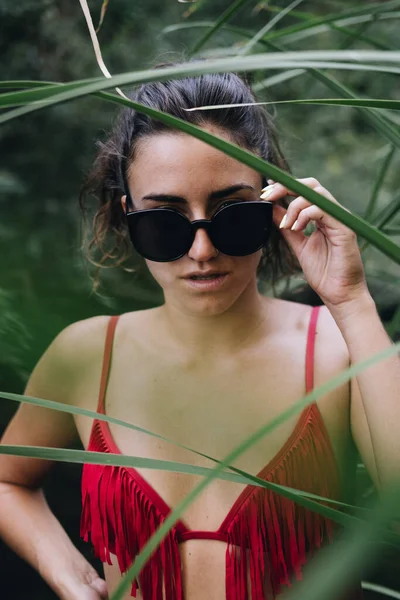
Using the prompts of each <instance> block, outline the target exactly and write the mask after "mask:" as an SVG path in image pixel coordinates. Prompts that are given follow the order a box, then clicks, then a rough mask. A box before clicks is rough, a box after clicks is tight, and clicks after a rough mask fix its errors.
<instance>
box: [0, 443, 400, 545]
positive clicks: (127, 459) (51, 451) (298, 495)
mask: <svg viewBox="0 0 400 600" xmlns="http://www.w3.org/2000/svg"><path fill="white" fill-rule="evenodd" d="M0 454H5V455H11V456H24V457H29V458H40V459H43V460H51V461H56V462H68V463H74V464H91V465H106V466H114V467H127V468H135V469H137V468H141V469H153V470H158V471H167V472H172V473H186V474H189V475H197V476H201V477H204V476H206V475H209V474H210V473H211V472H212V469H211V468H209V467H199V466H197V465H192V464H188V463H182V462H176V461H169V460H156V459H153V458H144V457H142V456H130V455H126V454H112V453H108V452H107V453H105V452H92V451H86V450H71V449H68V448H48V447H46V448H44V447H43V446H15V445H6V444H0ZM216 462H218V461H216ZM240 473H243V475H242V474H239V473H237V474H236V473H228V472H226V471H222V472H221V473H219V474H218V475H217V477H216V479H222V480H224V481H231V482H234V483H241V484H245V485H254V486H255V487H261V488H264V489H267V490H273V491H274V492H276V493H278V494H281V495H282V496H285V497H287V498H290V499H291V500H295V501H296V502H297V501H298V500H299V501H300V503H301V502H302V498H305V499H306V500H305V504H304V506H306V507H307V508H310V509H312V510H314V511H315V512H319V511H320V510H321V511H322V512H321V514H325V512H324V508H321V507H320V505H319V504H318V502H324V503H328V504H334V505H336V506H340V507H342V508H346V509H349V510H351V511H364V512H365V511H368V509H367V508H365V507H362V506H355V505H352V504H346V503H344V502H339V501H338V500H333V499H332V498H325V497H324V496H318V495H317V494H311V493H308V492H304V491H302V490H296V489H294V488H291V487H288V486H283V485H280V484H277V483H272V482H270V481H266V480H264V479H261V478H259V477H257V476H255V475H251V474H250V473H249V474H248V475H245V474H244V473H245V472H244V471H240ZM307 499H311V500H312V501H311V502H308V501H307ZM313 500H318V502H313ZM332 510H333V509H332ZM329 514H330V517H331V518H332V515H333V516H334V518H335V520H337V522H338V523H341V524H342V525H345V524H346V523H349V522H351V521H352V519H353V518H354V517H351V516H349V517H348V515H346V514H343V513H342V512H340V511H337V514H334V513H329ZM399 544H400V538H399Z"/></svg>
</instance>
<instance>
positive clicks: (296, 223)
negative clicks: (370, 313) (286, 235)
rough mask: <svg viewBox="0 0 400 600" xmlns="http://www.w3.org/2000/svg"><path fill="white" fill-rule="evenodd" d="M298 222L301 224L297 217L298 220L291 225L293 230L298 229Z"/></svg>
mask: <svg viewBox="0 0 400 600" xmlns="http://www.w3.org/2000/svg"><path fill="white" fill-rule="evenodd" d="M298 224H299V222H298V220H297V219H296V220H295V222H294V223H293V225H292V227H291V230H292V231H296V229H297V225H298Z"/></svg>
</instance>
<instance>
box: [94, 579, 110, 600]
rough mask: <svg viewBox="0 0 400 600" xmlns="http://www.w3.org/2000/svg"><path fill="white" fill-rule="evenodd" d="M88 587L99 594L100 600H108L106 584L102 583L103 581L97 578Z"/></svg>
mask: <svg viewBox="0 0 400 600" xmlns="http://www.w3.org/2000/svg"><path fill="white" fill-rule="evenodd" d="M90 585H91V587H92V588H93V589H95V590H96V592H98V593H99V594H100V598H101V599H102V600H108V590H107V583H106V582H105V581H104V579H101V578H100V577H97V578H96V579H95V580H94V581H92V583H91V584H90Z"/></svg>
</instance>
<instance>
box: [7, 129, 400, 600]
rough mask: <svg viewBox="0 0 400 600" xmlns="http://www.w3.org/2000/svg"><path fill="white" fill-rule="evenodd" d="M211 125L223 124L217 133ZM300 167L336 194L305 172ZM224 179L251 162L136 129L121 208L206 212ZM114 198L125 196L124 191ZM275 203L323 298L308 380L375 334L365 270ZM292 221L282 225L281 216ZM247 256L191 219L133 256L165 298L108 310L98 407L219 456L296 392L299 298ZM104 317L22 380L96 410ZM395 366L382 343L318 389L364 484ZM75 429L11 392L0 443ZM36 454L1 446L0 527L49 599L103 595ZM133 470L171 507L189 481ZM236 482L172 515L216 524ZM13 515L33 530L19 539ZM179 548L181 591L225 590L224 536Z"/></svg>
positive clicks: (341, 462) (140, 438) (395, 383)
mask: <svg viewBox="0 0 400 600" xmlns="http://www.w3.org/2000/svg"><path fill="white" fill-rule="evenodd" d="M211 131H213V132H214V133H218V135H223V136H225V137H227V136H226V134H225V133H224V132H221V131H215V130H211ZM228 139H229V138H228ZM155 165H156V166H157V168H155ZM302 181H303V182H304V183H306V185H309V186H311V187H313V188H314V189H316V190H317V191H320V193H323V194H325V195H327V196H328V197H330V198H331V199H332V201H335V200H333V198H332V196H331V195H330V194H329V192H327V191H326V190H325V189H324V188H322V187H321V186H320V184H319V183H318V182H317V181H316V180H314V179H303V180H302ZM239 183H241V184H245V185H246V186H251V187H252V188H253V190H254V191H251V190H250V191H249V190H248V189H246V190H241V191H239V192H237V193H236V194H235V195H234V197H231V196H230V197H229V198H227V199H226V200H230V199H234V198H239V199H241V200H257V199H259V197H260V194H261V177H260V175H259V174H258V173H256V172H255V171H253V170H252V169H250V168H249V167H247V166H245V165H242V164H241V163H239V162H237V161H235V160H234V159H232V158H230V157H228V156H226V155H224V154H223V153H221V152H219V151H218V150H215V149H213V148H211V147H210V146H207V145H206V144H204V143H203V142H200V141H199V140H196V139H194V138H191V137H189V136H186V135H183V134H162V135H157V136H153V137H151V138H147V139H144V140H142V141H141V142H140V143H139V145H138V147H137V149H136V154H135V159H134V161H133V162H132V164H131V166H130V169H129V185H130V192H131V196H132V198H133V200H134V203H135V208H136V209H139V210H140V209H141V208H152V207H156V206H161V205H163V206H164V205H166V204H167V205H168V206H171V205H172V206H174V207H175V208H177V209H178V210H181V211H182V212H183V213H184V214H185V215H186V216H188V218H190V219H191V220H194V219H204V218H210V217H211V215H212V214H213V212H215V210H216V209H217V208H218V204H217V203H214V204H210V203H209V201H208V196H209V194H210V193H211V192H214V191H217V190H220V189H223V188H226V187H228V186H232V185H236V184H239ZM267 193H269V194H268V195H269V197H268V200H271V201H272V202H274V203H276V201H277V200H278V199H279V198H281V197H283V196H284V195H285V194H287V193H288V190H286V189H285V188H284V187H283V186H281V185H280V184H275V185H273V186H272V187H269V188H268V190H267ZM289 193H290V192H289ZM151 194H169V195H174V196H180V197H183V198H185V202H179V203H177V202H174V203H166V202H161V203H160V202H159V201H158V202H157V201H155V200H144V199H143V198H144V196H148V195H151ZM121 202H122V206H123V207H124V209H125V208H126V198H125V197H123V198H122V199H121ZM285 214H286V215H287V218H286V224H284V227H282V235H284V236H285V237H286V239H287V240H288V242H289V243H290V244H291V245H292V248H293V250H294V251H295V253H296V255H297V256H298V258H299V261H300V263H301V266H302V268H303V271H304V274H305V276H306V278H307V280H308V282H309V283H310V285H312V287H313V288H314V289H315V290H316V291H317V292H318V293H319V295H320V296H321V298H322V300H323V301H324V302H325V304H326V306H325V307H323V308H322V309H321V314H320V318H319V321H318V328H317V338H316V354H315V381H314V384H315V386H319V385H321V384H322V383H323V382H325V381H327V380H329V379H330V378H332V377H333V376H334V375H336V374H338V373H339V372H341V371H342V370H343V369H344V368H346V367H347V366H348V364H349V362H357V361H358V360H363V359H364V358H366V357H367V355H368V356H369V355H370V354H373V353H374V351H379V350H381V349H383V348H384V347H387V346H388V345H390V340H388V338H387V336H386V334H385V333H384V330H383V327H382V325H381V323H380V321H379V317H378V316H377V313H376V310H375V307H374V303H373V301H372V299H371V297H370V295H369V292H368V289H367V286H366V284H365V279H364V273H363V268H362V262H361V258H360V255H359V251H358V248H357V243H356V238H355V236H354V234H353V233H352V232H351V231H349V230H348V229H347V228H345V227H344V226H342V225H341V224H339V223H337V222H336V221H334V219H332V218H331V217H329V216H328V215H326V214H324V213H323V212H322V211H320V209H318V208H317V207H314V206H311V205H310V204H309V203H308V201H306V200H304V199H303V198H295V199H294V200H293V202H292V203H291V205H290V207H289V209H288V211H287V213H286V211H285V209H283V208H282V207H279V206H278V205H277V204H275V206H274V221H275V224H276V225H277V226H279V225H280V224H281V222H282V219H283V217H284V215H285ZM309 219H313V220H316V222H317V229H316V231H315V232H314V233H313V234H312V235H311V236H310V237H309V238H306V237H305V236H304V233H303V229H304V227H305V225H306V224H307V222H308V221H309ZM296 220H297V224H298V228H297V231H296V230H295V231H292V230H291V227H292V226H293V224H294V222H295V221H296ZM260 257H261V251H259V252H257V253H255V254H253V255H251V256H247V257H231V256H226V255H223V254H222V253H219V252H218V251H216V249H215V248H214V247H213V245H212V243H211V241H210V239H209V238H208V236H207V234H206V233H205V232H204V230H199V231H198V232H197V234H196V237H195V240H194V243H193V245H192V247H191V249H190V251H189V252H188V254H187V255H186V256H184V257H182V258H181V259H179V260H177V261H175V262H170V263H156V262H151V261H147V265H148V267H149V269H150V271H151V273H152V275H153V277H154V278H155V279H156V280H157V281H158V283H159V284H160V285H161V287H162V288H163V290H164V295H165V303H164V305H163V306H161V307H159V308H157V309H152V310H145V311H138V312H132V313H126V314H124V315H122V316H121V318H120V321H119V323H118V326H117V330H116V337H115V342H114V349H113V360H112V367H111V372H110V377H109V382H108V388H107V396H106V405H105V407H106V413H107V414H108V415H110V416H113V417H118V418H120V419H124V420H126V421H129V422H132V423H135V424H137V425H139V426H141V427H145V428H148V429H150V430H152V431H154V432H156V433H159V434H161V435H163V436H166V437H168V438H170V439H173V440H175V441H176V442H179V443H181V444H186V445H188V446H190V447H192V448H194V449H197V450H205V449H206V451H207V452H208V453H209V454H210V455H212V456H216V457H220V456H225V455H226V454H228V452H230V451H231V450H232V449H233V447H234V446H235V445H237V443H238V442H239V441H240V440H241V439H243V438H244V437H246V436H248V435H250V434H251V433H252V432H253V431H255V430H256V429H257V428H258V427H259V425H260V423H262V422H265V423H266V422H268V421H269V420H271V419H272V418H273V417H275V416H277V415H278V414H279V413H280V412H282V411H283V410H285V409H286V408H288V407H289V406H290V405H292V404H293V403H294V402H296V401H297V400H298V399H299V398H301V397H302V396H303V395H304V392H305V382H304V357H305V345H306V335H307V327H308V322H309V318H310V307H309V306H305V305H301V304H295V303H291V302H287V301H284V300H278V299H274V298H266V297H262V296H260V295H259V293H258V291H257V286H256V269H257V265H258V262H259V260H260ZM208 269H213V270H218V271H223V272H227V273H228V274H229V275H228V279H227V283H226V284H224V286H222V287H221V288H219V289H218V290H217V291H214V292H205V291H203V290H202V291H199V290H194V289H193V288H191V287H190V286H188V285H187V283H186V282H185V281H184V280H183V279H182V277H185V276H187V275H188V274H190V273H193V272H194V271H199V270H200V271H201V270H208ZM107 324H108V317H107V316H101V317H94V318H92V319H88V320H86V321H82V322H79V323H74V324H73V325H71V326H70V327H68V328H67V329H65V330H64V331H63V332H61V334H60V335H59V336H58V337H57V338H56V340H55V341H54V342H53V344H52V345H51V346H50V348H49V349H48V350H47V352H46V353H45V354H44V356H43V357H42V358H41V360H40V361H39V363H38V365H37V366H36V368H35V370H34V372H33V373H32V376H31V378H30V380H29V383H28V386H27V390H26V393H27V394H28V395H32V396H38V397H42V398H50V399H52V400H59V401H60V402H66V403H70V404H72V405H76V406H81V407H84V408H87V409H90V410H96V407H97V396H98V389H99V381H100V374H101V363H102V356H103V345H104V338H105V333H106V327H107ZM385 336H386V337H385ZM327 348H329V352H327V351H326V349H327ZM366 352H369V353H368V354H366ZM288 374H290V376H288ZM377 381H378V383H379V385H378V384H377ZM399 381H400V376H399V364H398V360H397V358H394V359H393V360H387V361H385V362H384V363H380V364H379V365H378V366H375V367H374V368H373V369H370V370H369V372H366V373H365V374H363V375H362V376H360V377H358V378H357V380H354V381H353V382H352V383H351V386H350V385H344V386H341V387H338V388H337V389H335V390H334V391H332V392H331V393H329V394H327V395H326V396H324V397H323V398H320V399H319V400H318V406H319V409H320V411H321V414H322V417H323V420H324V423H325V426H326V428H327V431H328V434H329V438H330V441H331V444H332V448H333V451H334V455H335V458H336V461H337V465H338V468H339V472H340V475H341V477H342V479H343V480H345V479H346V477H348V476H350V477H352V476H354V464H353V463H352V460H351V459H350V456H351V450H352V448H353V444H354V442H355V443H356V445H357V447H358V449H359V451H360V453H361V456H362V459H363V460H364V462H365V464H366V465H367V468H368V470H369V472H370V474H371V476H372V477H373V479H374V481H375V483H376V484H377V485H378V486H380V485H383V484H384V483H385V482H386V480H387V479H388V474H389V473H390V470H391V469H393V468H394V465H396V464H397V463H398V460H397V458H398V456H399V454H400V453H399V450H400V449H399V447H398V442H397V439H398V435H397V433H396V431H395V424H396V420H397V422H398V419H399V418H400V414H399V408H398V406H397V404H398V403H397V402H396V398H398V396H399V390H400V385H399ZM382 386H383V388H384V389H383V390H382ZM382 398H383V399H384V400H382ZM382 402H385V404H384V406H383V405H382ZM379 403H380V406H378V404H379ZM297 419H298V417H294V418H292V419H289V420H288V421H287V422H285V423H284V424H283V425H281V426H280V427H279V428H277V429H276V430H274V431H273V432H272V433H271V434H270V435H269V436H267V437H266V438H264V439H263V440H262V441H261V442H260V443H259V444H257V445H256V446H255V447H253V448H251V449H250V450H249V451H248V452H247V453H246V454H244V455H243V456H242V457H241V458H240V459H239V460H238V461H237V463H236V466H238V467H239V468H241V469H243V470H246V471H249V472H251V473H257V472H259V471H260V470H261V468H262V467H264V466H265V465H266V464H267V463H268V462H269V461H270V460H271V459H272V458H273V457H274V456H275V455H276V454H277V452H278V451H279V449H280V448H281V447H282V445H283V444H284V442H285V441H286V440H287V438H288V437H289V435H290V433H291V432H292V430H293V428H294V426H295V424H296V421H297ZM110 429H111V433H112V435H113V437H114V440H115V442H116V444H117V446H118V447H119V449H120V451H121V452H122V453H123V454H132V455H137V456H146V457H150V458H161V459H164V460H178V461H183V462H191V463H193V464H197V465H203V466H212V464H210V463H208V461H207V460H205V459H203V458H201V457H199V456H197V455H194V454H192V453H190V452H188V451H185V450H183V449H181V448H178V447H176V446H173V445H170V444H167V443H164V442H162V441H160V440H156V439H154V438H150V437H148V436H145V435H143V434H139V433H136V432H132V431H130V430H127V429H123V428H117V427H115V426H110ZM90 432H91V422H90V420H88V419H86V418H84V417H79V416H78V417H76V418H75V419H74V420H73V419H72V417H70V416H69V415H65V414H62V413H59V414H57V413H55V412H54V411H49V410H45V409H39V408H35V407H32V406H26V405H22V406H21V408H20V409H19V410H18V412H17V415H16V416H15V417H14V419H13V420H12V422H11V423H10V425H9V427H8V429H7V431H6V433H5V435H4V438H3V442H4V443H5V444H18V443H23V444H29V445H45V446H56V447H64V446H68V445H69V444H70V443H71V442H72V441H73V440H74V439H75V437H76V436H79V438H80V440H81V441H82V443H83V445H84V447H87V445H88V442H89V438H90ZM226 432H230V435H227V434H226ZM396 444H397V445H396ZM49 468H50V466H49V463H47V462H45V461H39V460H33V459H24V458H17V457H12V456H8V457H6V456H1V457H0V482H2V483H0V496H1V498H0V502H1V503H2V506H4V507H5V509H4V511H1V513H2V514H3V515H4V514H7V520H6V519H5V517H4V516H3V517H2V516H1V514H0V534H1V535H2V536H3V537H4V538H5V539H6V541H7V542H8V543H9V544H10V545H11V546H12V547H13V548H14V549H15V550H16V551H17V552H18V553H19V554H20V555H21V556H23V557H24V558H25V559H26V560H28V561H29V562H30V563H31V564H32V565H33V566H34V567H35V568H37V569H38V571H39V572H40V573H41V575H42V576H43V577H44V579H45V580H46V581H47V582H48V583H49V585H51V587H52V588H53V589H54V590H55V591H56V593H57V594H58V596H59V597H60V598H62V600H78V599H79V600H100V599H101V598H105V597H106V596H107V588H108V591H109V592H110V593H111V591H112V590H113V589H114V587H115V586H116V585H117V583H118V582H119V580H120V572H119V569H118V566H116V564H115V563H114V565H113V566H105V578H106V581H107V585H106V583H105V581H104V580H103V579H102V578H100V577H99V576H98V575H97V574H96V572H95V571H94V570H93V569H92V567H91V566H90V565H89V564H88V563H87V562H86V561H85V559H83V557H82V556H81V555H80V554H79V553H78V552H77V551H76V550H75V549H74V548H73V546H72V544H71V543H70V542H69V540H68V538H67V536H66V534H65V533H64V532H63V530H62V528H61V526H60V525H59V524H58V522H56V521H55V519H54V517H53V516H52V514H51V513H50V511H49V509H48V508H47V505H46V504H45V501H44V500H43V498H42V497H41V495H40V492H37V491H35V490H37V489H38V488H39V486H40V483H41V480H42V478H43V476H44V475H45V474H46V472H47V471H48V469H49ZM141 472H142V474H143V476H144V477H145V478H146V479H147V481H148V482H149V483H150V484H151V485H152V486H153V487H154V488H155V489H156V490H157V491H158V493H159V494H160V495H161V497H162V498H164V499H165V501H166V502H167V503H168V504H169V505H170V506H172V507H174V506H175V505H176V504H177V503H178V502H179V501H180V500H182V499H183V498H184V497H185V496H186V494H187V493H188V492H189V491H190V490H191V489H192V488H193V486H194V485H195V484H196V483H197V481H198V480H197V478H195V477H193V476H190V475H185V474H173V473H163V472H158V471H150V470H147V471H146V470H141ZM382 482H383V483H382ZM242 489H243V486H242V485H239V484H233V483H229V482H226V481H215V482H213V483H212V484H211V485H210V486H209V487H208V488H207V489H206V490H205V491H204V493H203V494H202V495H201V496H200V497H199V498H198V500H197V501H195V502H194V503H193V504H192V505H191V507H190V508H189V509H188V510H187V512H186V514H185V515H184V519H185V521H186V523H187V524H188V525H189V526H190V527H191V528H193V529H206V530H215V529H217V528H218V527H219V525H220V523H221V522H222V520H223V518H224V517H225V515H226V513H227V511H228V510H229V508H230V507H231V506H232V504H233V503H234V501H235V500H236V498H237V497H238V495H239V494H240V492H241V490H242ZM3 503H4V504H3ZM10 522H11V523H12V526H10ZM27 528H29V529H30V530H31V531H32V532H33V533H32V535H31V537H30V539H29V540H28V541H27V540H26V535H25V531H26V529H27ZM180 552H181V558H182V564H183V569H184V586H185V594H186V595H185V597H186V598H188V599H189V600H200V599H203V598H209V599H210V600H221V599H222V598H224V597H225V588H224V585H225V581H224V577H225V565H224V561H225V545H224V544H223V543H221V542H218V541H211V540H190V541H187V542H185V543H184V544H181V546H180ZM205 572H206V573H207V577H206V578H205V577H204V573H205ZM126 598H129V595H127V596H126ZM138 598H139V599H140V598H141V595H140V593H139V595H138Z"/></svg>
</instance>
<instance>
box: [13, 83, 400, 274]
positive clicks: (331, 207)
mask: <svg viewBox="0 0 400 600" xmlns="http://www.w3.org/2000/svg"><path fill="white" fill-rule="evenodd" d="M112 79H115V78H112ZM109 81H111V80H108V82H109ZM113 87H115V84H114V86H113ZM61 92H63V90H61ZM26 93H29V92H26ZM80 93H81V90H72V91H70V92H68V93H67V94H69V95H71V94H72V96H74V95H76V94H78V95H79V94H80ZM102 98H104V99H108V100H109V101H110V102H115V103H117V104H122V105H124V106H130V107H132V108H135V109H136V110H138V111H139V112H142V113H144V114H147V115H149V116H150V117H152V118H155V119H157V120H159V121H162V122H163V123H165V124H167V125H168V126H170V127H172V128H176V129H179V130H180V131H184V132H185V133H188V134H189V135H193V136H194V137H197V138H198V139H200V140H203V141H204V142H206V143H208V144H210V145H212V146H214V147H215V148H218V149H219V150H221V151H222V152H225V153H226V154H228V155H229V156H232V157H233V158H236V159H237V160H239V161H241V162H243V163H244V164H247V165H248V166H250V167H252V168H253V169H255V170H256V171H258V172H259V173H262V174H263V175H265V176H267V177H268V178H271V179H273V180H274V181H278V182H279V183H282V184H283V185H285V186H286V187H287V188H288V189H291V190H293V191H294V192H296V193H298V194H299V195H301V196H304V197H305V198H307V199H308V200H309V201H310V202H312V203H313V204H315V205H316V206H319V207H320V208H321V209H322V210H324V211H325V212H327V213H328V214H330V215H332V216H333V217H334V218H336V219H338V220H339V221H341V222H342V223H344V224H345V225H347V226H348V227H350V228H351V229H352V230H353V231H355V232H356V233H357V234H358V235H361V236H363V237H364V238H365V239H366V240H368V241H369V242H371V243H372V244H373V245H374V246H375V247H376V248H378V249H379V250H381V251H382V252H383V253H384V254H386V255H387V256H389V257H390V258H392V259H393V260H394V261H396V262H398V263H400V246H398V245H397V244H395V242H393V240H392V239H391V238H389V237H388V236H387V235H385V234H383V233H382V232H380V231H378V230H377V229H375V228H374V227H371V226H370V225H369V224H368V223H367V222H366V221H365V220H364V219H362V218H360V217H358V216H356V215H353V214H351V213H349V212H348V211H347V210H345V209H344V208H342V207H341V206H340V205H338V204H336V203H335V202H332V201H331V200H328V198H326V197H325V196H322V195H321V194H318V193H317V192H315V191H314V190H312V189H311V188H309V187H308V186H306V185H304V184H302V183H300V182H299V181H297V180H296V179H294V178H293V177H291V176H290V175H288V174H287V173H286V172H284V171H282V170H281V169H279V168H278V167H276V166H275V165H272V164H270V163H267V162H266V161H264V160H262V159H261V158H259V157H258V156H256V155H254V154H252V153H250V152H248V151H247V150H244V149H243V148H240V147H239V146H236V145H235V144H231V143H229V142H227V141H226V140H224V139H222V138H219V137H216V136H214V135H212V134H210V133H208V132H207V131H205V130H204V129H202V128H199V127H196V126H194V125H191V124H190V123H188V122H186V121H182V120H181V119H177V118H176V117H173V116H171V115H169V114H166V113H162V112H159V111H157V110H154V109H152V108H149V107H147V106H143V105H141V104H138V103H136V102H132V101H131V100H127V99H125V98H121V97H119V96H116V95H112V94H104V93H103V94H102ZM58 100H59V98H58ZM52 102H54V99H53V100H52ZM19 110H21V109H19Z"/></svg>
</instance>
